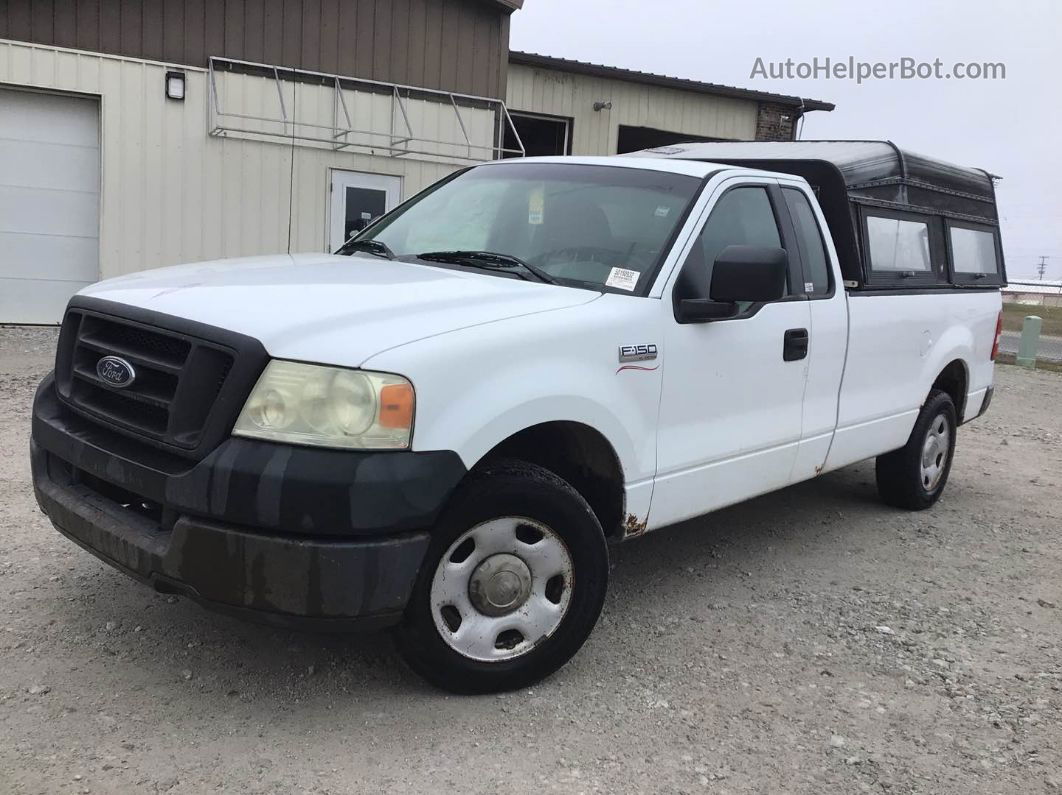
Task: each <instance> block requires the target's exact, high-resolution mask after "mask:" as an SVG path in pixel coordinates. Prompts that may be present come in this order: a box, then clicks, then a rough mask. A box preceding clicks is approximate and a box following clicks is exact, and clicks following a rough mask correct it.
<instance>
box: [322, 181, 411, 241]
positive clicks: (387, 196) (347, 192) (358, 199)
mask: <svg viewBox="0 0 1062 795" xmlns="http://www.w3.org/2000/svg"><path fill="white" fill-rule="evenodd" d="M401 195H402V178H401V177H392V176H388V175H386V174H365V173H362V172H360V171H339V170H337V169H333V170H332V188H331V197H332V199H331V220H330V222H329V227H328V230H329V231H328V245H329V251H335V250H336V249H337V248H339V247H340V246H342V245H343V243H345V242H346V241H347V240H348V239H349V238H350V236H351V235H352V234H354V233H355V232H360V231H361V230H362V229H364V228H365V227H366V226H368V225H369V222H370V221H372V220H373V219H374V218H378V217H380V216H381V215H383V214H384V213H385V212H387V211H388V210H391V209H393V208H394V207H396V206H397V205H398V202H399V201H400V200H401Z"/></svg>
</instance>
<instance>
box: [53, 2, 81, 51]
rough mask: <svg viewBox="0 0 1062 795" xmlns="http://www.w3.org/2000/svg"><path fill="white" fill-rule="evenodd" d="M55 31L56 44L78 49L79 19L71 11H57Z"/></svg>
mask: <svg viewBox="0 0 1062 795" xmlns="http://www.w3.org/2000/svg"><path fill="white" fill-rule="evenodd" d="M53 14H54V25H55V27H54V29H53V34H54V36H55V43H56V44H57V45H58V46H60V47H77V17H76V16H75V15H74V14H72V13H70V11H69V10H67V11H62V10H61V9H55V8H54V5H53Z"/></svg>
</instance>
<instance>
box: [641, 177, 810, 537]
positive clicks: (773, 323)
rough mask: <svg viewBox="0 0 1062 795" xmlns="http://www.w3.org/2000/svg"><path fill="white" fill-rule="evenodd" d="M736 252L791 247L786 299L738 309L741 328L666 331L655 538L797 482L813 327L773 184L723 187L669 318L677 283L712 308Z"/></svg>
mask: <svg viewBox="0 0 1062 795" xmlns="http://www.w3.org/2000/svg"><path fill="white" fill-rule="evenodd" d="M729 245H751V246H769V247H780V248H785V249H786V250H787V252H789V253H790V257H789V275H788V289H787V292H786V296H785V297H783V298H782V299H780V300H778V301H774V302H770V303H765V304H758V305H756V304H754V305H740V306H739V309H740V311H739V313H738V314H737V315H736V316H734V317H730V318H726V319H721V320H713V321H710V322H696V323H680V322H679V321H678V320H677V319H676V318H675V317H673V316H669V317H668V318H667V320H666V321H665V332H664V346H663V347H664V353H665V362H664V368H663V369H664V374H663V385H662V394H661V401H660V417H659V422H658V447H657V450H658V453H657V475H656V482H655V487H654V490H653V498H652V507H651V509H650V524H651V525H652V526H653V527H659V526H662V525H666V524H671V523H674V522H678V521H682V520H684V519H688V518H690V517H693V516H698V515H700V514H703V513H707V512H708V511H711V510H714V509H716V508H720V507H723V506H725V505H729V504H731V503H735V502H739V501H741V500H744V499H747V498H749V497H752V496H755V495H757V494H762V493H764V492H768V491H772V490H774V489H777V488H780V487H782V486H785V485H786V484H788V483H789V482H790V479H791V476H792V471H793V464H794V462H795V460H796V455H797V449H798V447H799V444H800V435H801V414H802V403H803V399H804V386H805V383H806V381H807V345H806V340H807V333H808V330H809V329H810V327H811V316H810V310H809V308H808V302H807V300H805V299H804V297H803V295H801V293H802V292H803V291H802V290H799V289H794V285H799V284H801V281H800V274H799V272H794V271H799V267H800V262H799V257H798V256H797V255H796V254H795V243H794V240H793V233H792V227H791V225H790V222H789V215H788V211H787V210H786V209H785V204H784V198H783V197H782V195H781V191H780V189H779V187H778V183H777V182H776V181H774V180H770V179H750V178H747V177H743V178H740V179H733V180H727V181H724V182H722V183H721V184H720V185H719V186H718V187H717V189H716V192H715V195H714V196H713V200H712V201H711V202H710V203H709V205H708V210H707V211H706V216H705V217H704V220H703V223H702V226H701V228H700V230H699V232H698V234H697V235H696V237H695V238H694V239H693V240H692V242H691V243H690V244H689V245H688V251H687V252H686V254H685V258H684V260H682V263H683V264H682V265H681V266H680V267H678V268H676V269H675V273H673V274H672V276H671V278H670V280H669V284H668V285H667V287H666V289H665V292H664V296H663V297H664V299H665V300H664V302H663V303H664V304H665V305H666V306H668V308H669V310H670V309H671V305H672V301H671V298H672V291H673V290H674V289H675V285H676V282H677V281H678V276H679V274H680V273H682V274H683V279H684V280H686V279H691V281H688V282H686V283H687V284H693V283H695V284H697V285H699V289H702V290H703V292H704V297H708V288H709V285H710V283H711V270H712V264H713V263H714V262H715V258H716V256H718V254H719V253H721V252H722V250H723V249H724V248H726V247H727V246H729ZM801 334H803V335H804V336H803V339H804V340H805V343H804V348H803V354H802V355H801V354H800V344H799V340H800V336H801ZM794 340H797V341H798V342H797V344H796V345H795V346H794V344H793V341H794Z"/></svg>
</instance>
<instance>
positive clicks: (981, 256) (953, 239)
mask: <svg viewBox="0 0 1062 795" xmlns="http://www.w3.org/2000/svg"><path fill="white" fill-rule="evenodd" d="M947 229H948V235H947V244H948V259H949V261H950V262H951V270H952V281H953V282H954V283H955V284H963V285H974V286H977V285H986V286H987V285H1000V284H1002V283H1003V274H1002V267H1001V266H1002V262H1003V256H1002V251H1001V247H1000V244H999V230H998V229H997V228H996V227H992V226H985V225H982V224H972V223H968V222H964V221H954V220H951V219H947Z"/></svg>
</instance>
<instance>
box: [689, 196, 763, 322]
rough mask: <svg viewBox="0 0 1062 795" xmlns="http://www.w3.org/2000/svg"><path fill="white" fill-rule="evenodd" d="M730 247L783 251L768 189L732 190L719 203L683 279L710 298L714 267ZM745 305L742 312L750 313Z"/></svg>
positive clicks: (705, 227)
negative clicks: (766, 248) (709, 292)
mask: <svg viewBox="0 0 1062 795" xmlns="http://www.w3.org/2000/svg"><path fill="white" fill-rule="evenodd" d="M727 246H767V247H770V248H781V247H782V238H781V234H780V233H779V231H778V221H777V220H776V219H775V215H774V209H773V208H772V207H771V199H770V197H769V196H768V195H767V188H766V187H760V186H751V185H750V186H747V187H741V188H732V189H731V190H728V191H727V192H726V193H724V194H723V196H722V198H720V199H719V201H718V202H716V205H715V208H714V209H713V210H712V214H711V215H710V216H708V220H707V221H706V222H705V224H704V228H703V229H702V230H701V234H700V236H699V237H698V238H697V242H696V243H695V244H694V246H693V249H692V250H691V251H690V253H689V257H688V258H687V259H686V263H685V264H684V265H683V277H684V278H687V274H688V277H689V278H690V279H691V285H692V286H693V287H694V289H696V290H698V291H700V292H701V293H702V297H704V298H707V297H708V288H709V286H710V285H711V283H712V267H713V266H714V265H715V260H716V258H718V256H719V255H720V254H722V253H723V249H725V248H726V247H727ZM748 306H749V305H748V304H741V305H740V307H739V309H740V312H744V311H745V310H746V309H748Z"/></svg>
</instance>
